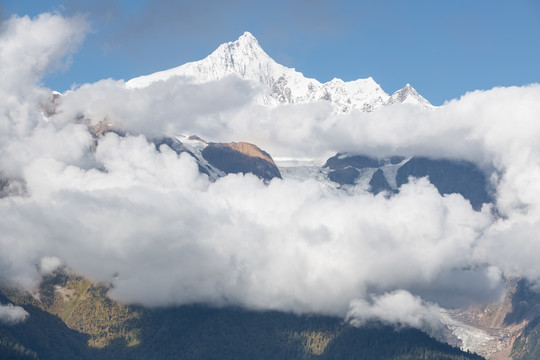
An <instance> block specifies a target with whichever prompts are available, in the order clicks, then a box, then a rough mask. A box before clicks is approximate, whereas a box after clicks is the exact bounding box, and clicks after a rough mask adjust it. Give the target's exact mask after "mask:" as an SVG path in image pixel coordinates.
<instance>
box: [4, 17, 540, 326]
mask: <svg viewBox="0 0 540 360" xmlns="http://www.w3.org/2000/svg"><path fill="white" fill-rule="evenodd" d="M47 21H50V22H51V24H53V25H55V24H63V25H62V26H64V27H65V28H64V27H60V28H61V29H64V31H60V32H59V34H57V36H58V37H59V39H57V40H55V41H51V42H50V44H52V45H54V46H57V47H58V49H57V50H56V51H52V52H51V49H50V47H44V48H42V49H41V50H39V47H38V49H37V50H35V49H34V50H32V51H36V53H35V54H34V53H32V54H33V56H34V57H35V58H37V59H43V63H40V65H39V66H37V67H34V66H33V65H32V64H30V65H27V66H23V70H24V71H23V70H21V71H20V76H21V77H22V80H23V81H21V82H20V83H19V85H18V87H17V90H16V91H13V92H10V88H9V87H6V86H7V85H5V84H0V88H1V90H0V91H1V92H2V94H8V95H9V96H8V97H7V98H8V99H10V100H9V101H7V102H4V103H2V104H0V107H1V109H2V113H0V114H1V115H0V121H1V122H0V124H1V126H2V127H3V129H5V130H6V131H5V132H2V134H3V135H2V140H3V141H2V143H1V145H0V160H1V161H0V172H1V173H2V174H3V175H4V176H6V177H7V178H10V179H16V180H17V181H19V182H20V183H21V184H24V188H25V192H24V194H25V195H24V196H7V197H4V198H1V199H0V229H2V237H0V249H1V251H0V281H1V282H2V283H6V284H11V285H19V286H23V287H25V288H27V289H32V288H33V287H35V286H36V284H38V283H39V281H40V279H41V276H42V275H43V274H45V273H48V272H50V271H52V270H53V269H55V268H56V267H57V266H59V265H60V264H64V265H66V266H68V267H70V268H72V269H74V270H75V271H77V272H79V273H81V274H83V275H85V276H88V277H90V278H92V279H94V280H97V281H102V282H104V283H107V284H110V285H111V290H110V292H109V295H110V296H111V297H113V298H114V299H118V300H120V301H123V302H127V303H139V304H143V305H149V306H155V305H170V304H186V303H193V302H205V303H210V304H214V305H226V304H235V305H241V306H245V307H248V308H255V309H278V310H287V311H295V312H319V313H326V314H336V315H341V316H345V315H346V314H347V313H348V314H349V317H350V318H351V319H356V320H355V321H358V322H363V321H368V320H370V319H374V318H379V319H382V320H384V321H387V322H399V323H402V324H406V325H411V326H432V325H433V324H434V322H433V314H434V313H435V310H436V309H437V306H445V307H456V306H467V305H470V304H471V303H474V302H488V301H494V300H497V299H499V298H500V296H501V294H502V290H503V282H504V281H503V279H504V277H505V276H508V275H512V276H514V275H515V276H526V277H527V278H529V279H530V280H532V281H536V280H538V279H540V269H539V268H538V265H537V261H536V254H537V253H538V252H535V251H534V249H537V248H538V245H537V240H536V237H535V234H538V233H539V231H538V230H540V213H539V205H540V185H539V184H540V182H539V181H538V179H540V152H539V150H540V145H538V143H537V141H536V139H538V137H539V135H540V125H539V123H538V121H537V119H538V118H539V116H540V101H538V99H540V86H539V85H531V86H527V87H520V88H497V89H493V90H490V91H478V92H473V93H469V94H466V95H464V96H463V97H462V98H461V99H457V100H453V101H451V102H449V103H447V104H445V105H444V106H443V107H440V108H436V109H432V110H425V109H419V108H417V107H414V106H408V105H395V106H392V107H389V108H387V109H384V110H381V111H377V112H374V113H351V114H348V115H339V116H336V115H333V114H332V110H331V108H330V106H329V105H328V104H327V103H324V102H320V103H315V104H304V105H289V106H282V107H277V108H273V109H268V108H265V107H262V106H259V105H256V104H255V103H254V101H253V99H255V98H256V96H257V95H258V94H257V91H258V90H257V88H255V87H253V86H252V85H251V84H249V83H246V82H244V81H241V80H239V79H236V78H234V77H230V78H226V79H223V80H220V81H216V82H212V83H207V84H194V83H193V82H192V81H190V79H188V78H174V79H170V80H168V81H164V82H157V83H155V84H153V85H151V86H149V87H147V88H144V89H128V88H127V87H126V86H125V84H124V82H123V81H113V80H103V81H100V82H97V83H95V84H85V85H83V86H81V87H80V88H78V89H74V90H72V91H69V92H67V93H66V94H65V95H64V96H63V97H62V99H61V103H60V105H59V106H58V108H57V109H56V114H54V115H53V116H51V117H50V118H45V117H44V116H43V115H42V113H41V109H40V108H39V106H38V104H39V103H40V102H41V101H44V99H46V97H44V96H41V95H40V96H29V95H28V94H34V93H35V94H45V92H46V90H44V89H42V88H40V87H38V86H37V85H35V84H36V81H38V78H39V76H40V74H42V73H43V71H45V69H49V68H50V66H51V64H55V63H57V61H60V59H62V56H63V55H65V54H69V52H70V51H71V50H72V49H73V47H74V46H75V45H76V44H78V42H79V41H80V38H79V37H80V36H82V35H81V34H82V33H84V29H85V25H84V21H83V22H82V23H80V22H79V21H81V20H80V19H66V18H63V17H60V16H57V15H42V16H40V17H38V18H35V19H29V18H12V19H11V20H9V22H8V23H7V25H5V29H8V30H4V32H3V33H2V35H1V39H0V44H1V43H5V44H11V43H13V44H15V43H17V44H19V45H18V46H21V49H22V50H20V51H18V52H6V53H5V54H4V53H2V55H1V56H2V60H1V61H2V62H3V63H6V64H11V62H15V60H14V59H13V58H12V57H13V56H15V55H10V54H20V53H25V51H27V50H25V47H24V46H23V45H20V44H22V43H23V42H22V39H25V38H26V37H27V36H30V35H28V34H26V33H25V32H24V31H23V30H24V29H28V31H30V32H31V31H34V30H33V29H34V25H36V24H41V23H42V22H44V24H46V23H47ZM21 24H22V25H24V24H26V25H27V26H25V27H23V26H22V25H21ZM53 25H51V28H54V26H53ZM36 26H37V25H36ZM14 29H16V30H17V31H15V30H14ZM44 29H45V30H43V31H46V30H47V29H49V27H48V26H45V25H44ZM51 36H52V35H51ZM30 44H31V43H30ZM50 44H49V45H50ZM54 46H53V47H54ZM28 51H30V50H28ZM41 53H43V54H44V56H43V57H40V56H38V55H39V54H41ZM51 54H52V55H51ZM17 56H18V55H17ZM12 66H15V65H12ZM21 66H22V65H21ZM34 68H35V69H37V70H36V71H34V70H32V69H34ZM0 71H2V70H0ZM9 76H12V80H10V82H8V84H15V83H18V82H17V81H16V79H17V76H18V75H17V72H13V73H11V72H10V75H9ZM4 85H5V86H4ZM6 96H7V95H6ZM47 96H49V95H47ZM102 121H104V122H106V123H109V124H112V125H113V126H114V127H117V128H119V129H121V130H125V131H127V132H128V135H126V136H119V135H117V134H115V133H108V134H106V135H104V136H102V137H100V138H99V139H97V140H96V139H95V138H93V137H92V135H91V134H90V132H89V130H88V127H89V126H92V125H96V124H98V123H99V122H102ZM181 133H183V134H188V135H190V134H197V135H199V136H201V137H203V138H206V139H208V140H218V141H251V142H254V143H256V144H257V145H259V146H261V147H262V148H263V149H265V150H267V151H269V152H270V153H271V154H272V155H273V156H297V157H316V158H321V159H323V158H324V156H326V155H327V154H330V153H333V152H335V151H358V152H362V153H365V154H369V155H377V156H385V155H426V156H436V157H448V158H454V159H467V160H470V161H474V162H475V163H477V164H478V165H479V166H480V167H481V168H482V169H483V170H484V171H485V172H486V174H487V175H488V176H489V178H490V180H491V185H492V187H493V190H494V196H495V199H496V202H495V204H493V205H486V206H484V208H483V209H482V210H481V211H474V210H473V209H472V207H471V205H470V203H469V202H468V201H467V200H466V199H464V198H463V197H462V196H461V195H457V194H452V195H445V196H441V195H440V194H439V192H438V191H437V190H436V189H435V187H434V186H433V185H432V184H430V183H429V181H428V179H425V178H424V179H417V180H414V181H411V182H410V183H409V184H407V185H404V186H402V188H401V191H400V192H399V193H398V194H396V195H394V196H391V197H389V196H386V194H384V193H381V194H379V195H377V196H374V195H372V194H370V193H366V192H364V191H362V190H361V189H353V190H352V191H351V192H350V193H339V192H332V191H329V190H328V189H326V188H325V187H324V186H322V185H321V184H319V183H318V182H317V181H315V180H305V181H297V180H292V179H284V180H281V179H274V180H273V181H271V182H270V183H269V184H265V183H263V182H262V181H260V180H259V179H257V178H256V177H254V176H251V175H229V176H226V177H223V178H221V179H219V180H217V181H215V182H212V181H210V180H209V179H208V178H207V177H206V175H202V174H200V173H199V171H198V167H197V163H196V162H195V159H193V158H192V157H191V156H190V155H188V154H181V155H178V154H176V153H175V152H174V151H172V150H171V149H169V148H168V147H167V146H165V145H162V146H161V148H160V149H159V150H160V151H158V150H157V149H156V148H155V146H154V145H153V143H152V142H151V141H150V140H149V139H151V138H152V137H154V136H157V135H161V134H168V135H177V134H181ZM509 254H511V255H512V256H509Z"/></svg>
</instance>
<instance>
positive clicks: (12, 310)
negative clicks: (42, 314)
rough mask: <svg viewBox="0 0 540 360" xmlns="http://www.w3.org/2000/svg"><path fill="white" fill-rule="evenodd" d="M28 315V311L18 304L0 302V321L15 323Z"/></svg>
mask: <svg viewBox="0 0 540 360" xmlns="http://www.w3.org/2000/svg"><path fill="white" fill-rule="evenodd" d="M28 316H29V314H28V312H26V310H24V309H23V308H22V307H20V306H14V305H12V304H7V305H2V304H0V323H4V324H7V325H15V324H17V323H20V322H23V321H24V320H26V318H27V317H28Z"/></svg>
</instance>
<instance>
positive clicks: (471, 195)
mask: <svg viewBox="0 0 540 360" xmlns="http://www.w3.org/2000/svg"><path fill="white" fill-rule="evenodd" d="M324 167H325V168H329V169H330V171H329V172H328V178H329V179H330V180H332V181H334V182H336V183H338V184H340V185H354V184H356V183H358V181H359V180H360V179H361V178H363V177H366V176H367V177H369V186H370V188H369V191H371V192H372V193H374V194H378V193H379V192H381V191H390V192H392V191H397V190H398V189H399V187H400V186H401V185H403V184H406V183H408V182H409V177H414V178H421V177H424V176H427V177H429V181H430V182H431V183H432V184H433V185H434V186H435V187H436V188H437V190H438V191H439V193H441V195H444V194H453V193H456V194H461V195H462V196H463V197H464V198H466V199H468V200H469V201H470V202H471V205H472V207H473V208H474V209H475V210H480V209H481V207H482V204H484V203H489V202H491V201H493V199H492V198H491V196H490V195H489V194H488V192H487V187H488V182H487V180H486V177H485V175H484V174H483V173H482V171H481V170H480V169H479V168H478V167H477V166H476V165H474V164H473V163H470V162H467V161H454V160H446V159H429V158H426V157H412V158H411V159H409V160H406V159H405V158H404V157H401V156H392V157H389V158H385V159H375V158H371V157H369V156H365V155H359V154H336V155H335V156H333V157H331V158H329V159H328V160H327V161H326V164H325V165H324ZM396 171H397V172H396ZM391 184H395V185H394V186H392V185H391Z"/></svg>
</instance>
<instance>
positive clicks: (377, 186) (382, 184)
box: [369, 169, 392, 195]
mask: <svg viewBox="0 0 540 360" xmlns="http://www.w3.org/2000/svg"><path fill="white" fill-rule="evenodd" d="M369 186H370V189H371V192H372V193H373V194H375V195H377V194H378V193H380V192H382V191H392V188H391V187H390V185H389V184H388V181H386V178H385V177H384V173H383V171H382V170H381V169H377V171H375V173H374V174H373V177H372V178H371V180H370V181H369Z"/></svg>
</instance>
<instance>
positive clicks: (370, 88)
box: [126, 32, 429, 113]
mask: <svg viewBox="0 0 540 360" xmlns="http://www.w3.org/2000/svg"><path fill="white" fill-rule="evenodd" d="M231 75H232V76H238V77H239V78H241V79H244V80H248V81H251V82H252V83H253V84H254V85H255V87H259V88H260V89H261V91H260V94H259V95H258V96H257V97H255V101H256V102H257V103H260V104H263V105H266V106H272V107H273V106H278V105H281V104H303V103H311V102H317V101H328V102H330V103H331V104H332V105H333V107H334V112H335V113H348V112H350V111H352V110H354V109H357V110H361V111H374V110H378V109H381V108H383V107H385V106H387V105H388V104H389V101H390V100H391V97H390V96H389V95H388V94H387V93H386V92H384V90H383V89H382V88H381V87H380V86H379V84H377V83H376V82H375V81H374V80H373V79H372V78H371V77H369V78H367V79H358V80H354V81H349V82H346V81H343V80H341V79H336V78H335V79H332V80H331V81H329V82H327V83H324V84H321V83H320V82H319V81H317V80H315V79H310V78H306V77H304V75H303V74H302V73H300V72H298V71H296V70H295V69H293V68H288V67H285V66H283V65H280V64H278V63H277V62H275V61H274V60H273V59H272V58H271V57H270V56H269V55H268V54H267V53H266V52H265V51H264V50H263V49H262V47H261V46H260V45H259V42H258V41H257V39H256V38H255V36H253V35H252V34H251V33H249V32H245V33H244V34H243V35H241V36H240V37H239V38H238V39H237V40H236V41H231V42H227V43H224V44H221V45H220V46H219V47H218V48H217V49H216V50H215V51H214V52H213V53H212V54H210V55H208V56H207V57H206V58H204V59H202V60H199V61H194V62H189V63H187V64H184V65H181V66H178V67H176V68H173V69H170V70H165V71H160V72H157V73H154V74H150V75H146V76H141V77H137V78H134V79H131V80H129V81H128V82H127V83H126V86H127V87H129V88H141V87H146V86H149V85H150V84H152V83H154V82H156V81H165V80H169V79H172V78H174V77H177V76H182V77H184V78H189V79H191V80H192V81H193V82H195V83H204V82H208V81H215V80H219V79H222V78H224V77H226V76H231ZM409 87H410V86H409ZM406 88H407V87H405V88H404V89H406ZM404 89H402V90H403V91H404V94H403V95H402V96H401V97H403V99H405V100H406V99H408V97H412V98H414V99H418V102H419V103H422V104H424V102H425V103H427V104H429V103H428V102H427V100H425V99H424V98H423V97H421V96H420V95H419V94H418V93H416V91H415V90H414V89H412V87H410V89H412V90H404ZM400 91H401V90H400ZM396 94H397V93H396ZM396 94H394V95H396ZM415 94H416V95H415ZM399 96H400V95H398V96H397V97H399ZM401 97H399V98H400V99H401ZM422 100H423V101H422ZM395 101H400V100H394V101H393V102H395ZM393 102H392V103H393ZM400 102H402V101H400Z"/></svg>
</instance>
